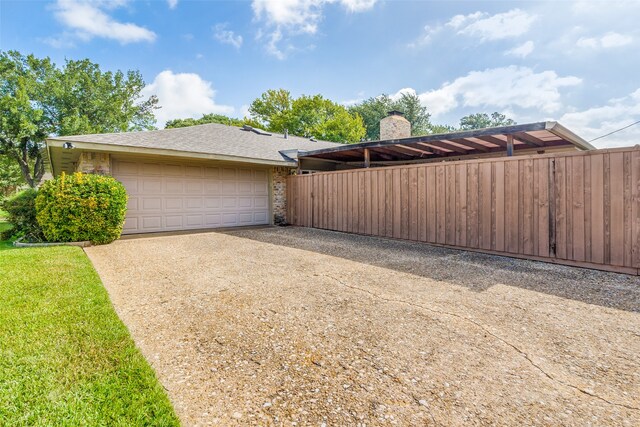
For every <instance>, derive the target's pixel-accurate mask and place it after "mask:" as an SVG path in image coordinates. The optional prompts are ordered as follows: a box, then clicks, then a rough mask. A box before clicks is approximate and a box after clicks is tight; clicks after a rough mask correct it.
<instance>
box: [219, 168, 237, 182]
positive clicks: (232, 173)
mask: <svg viewBox="0 0 640 427" xmlns="http://www.w3.org/2000/svg"><path fill="white" fill-rule="evenodd" d="M236 175H237V173H236V169H234V168H222V179H227V180H235V179H236Z"/></svg>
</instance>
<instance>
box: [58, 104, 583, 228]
mask: <svg viewBox="0 0 640 427" xmlns="http://www.w3.org/2000/svg"><path fill="white" fill-rule="evenodd" d="M380 134H381V136H382V138H383V140H381V141H373V142H365V143H360V144H349V145H345V144H335V143H331V142H323V141H315V140H312V139H306V138H299V137H295V136H288V135H278V134H270V133H267V132H264V131H262V130H259V129H255V128H251V127H249V126H245V127H243V128H238V127H233V126H225V125H221V124H206V125H199V126H192V127H186V128H177V129H164V130H157V131H148V132H129V133H112V134H95V135H79V136H65V137H54V138H49V139H48V140H47V155H48V158H49V162H50V167H51V170H52V173H53V174H54V175H58V174H60V173H61V172H63V171H64V172H66V173H72V172H74V171H81V172H85V173H102V174H110V175H112V176H113V177H115V178H116V179H118V180H119V181H120V182H122V183H123V184H124V186H125V187H126V189H127V192H128V194H129V205H128V211H127V219H126V223H125V226H124V231H123V232H124V233H125V234H129V233H148V232H158V231H174V230H188V229H200V228H216V227H233V226H243V225H260V224H279V223H283V222H286V214H287V200H286V177H287V176H288V175H290V174H291V171H292V170H294V169H296V168H297V169H298V170H299V171H300V172H302V173H305V172H309V171H331V170H341V169H353V168H363V167H373V166H376V167H383V166H392V165H398V164H410V163H424V162H442V161H450V160H467V159H476V158H484V157H501V156H508V155H527V154H533V155H535V154H542V153H547V154H549V153H556V152H563V151H577V150H591V149H593V148H594V147H593V146H591V145H590V144H589V143H588V142H586V141H584V140H583V139H582V138H580V137H578V136H577V135H575V134H574V133H572V132H571V131H569V130H568V129H566V128H564V127H563V126H561V125H560V124H558V123H556V122H541V123H531V124H524V125H514V126H506V127H496V128H488V129H479V130H472V131H464V132H454V133H449V134H439V135H425V136H417V137H416V136H414V137H412V136H411V125H410V124H409V122H408V121H407V120H406V119H405V118H404V117H403V116H402V114H401V113H399V112H397V111H392V112H390V113H389V115H388V116H387V117H385V118H384V119H382V121H381V122H380ZM311 197H313V195H311Z"/></svg>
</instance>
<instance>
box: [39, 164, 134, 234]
mask: <svg viewBox="0 0 640 427" xmlns="http://www.w3.org/2000/svg"><path fill="white" fill-rule="evenodd" d="M36 210H37V220H38V223H39V224H40V226H41V227H42V231H43V233H44V236H45V237H46V239H47V240H48V241H50V242H75V241H83V240H90V241H91V242H92V243H94V244H104V243H110V242H112V241H114V240H115V239H117V238H118V237H120V234H121V233H122V227H123V225H124V219H125V213H126V211H127V192H126V190H125V188H124V186H123V185H122V184H121V183H120V182H118V181H117V180H116V179H114V178H112V177H110V176H103V175H92V174H82V173H74V174H73V175H66V174H64V173H62V174H61V175H60V176H59V177H58V178H56V179H53V180H50V181H47V182H45V183H44V184H43V185H42V187H41V188H40V190H39V191H38V196H37V198H36Z"/></svg>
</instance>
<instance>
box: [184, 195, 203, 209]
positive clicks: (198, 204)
mask: <svg viewBox="0 0 640 427" xmlns="http://www.w3.org/2000/svg"><path fill="white" fill-rule="evenodd" d="M202 204H203V203H202V198H200V197H197V198H196V197H188V198H187V199H185V208H187V209H202Z"/></svg>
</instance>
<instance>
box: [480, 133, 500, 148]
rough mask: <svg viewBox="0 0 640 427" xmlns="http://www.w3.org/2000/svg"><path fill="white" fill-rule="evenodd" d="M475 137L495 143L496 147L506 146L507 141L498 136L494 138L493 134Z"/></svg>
mask: <svg viewBox="0 0 640 427" xmlns="http://www.w3.org/2000/svg"><path fill="white" fill-rule="evenodd" d="M476 138H477V139H481V140H483V141H487V142H489V143H491V144H495V145H497V146H498V147H502V148H507V141H503V140H501V139H500V138H496V137H495V136H490V135H487V136H478V137H476Z"/></svg>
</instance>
